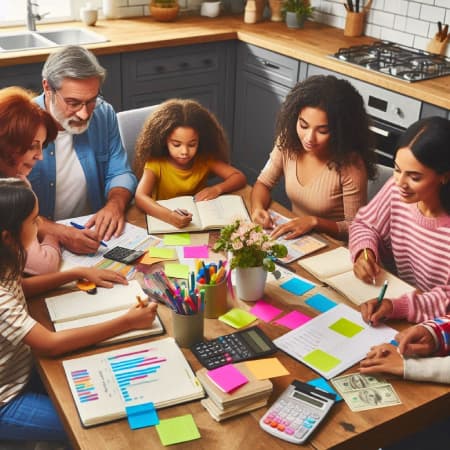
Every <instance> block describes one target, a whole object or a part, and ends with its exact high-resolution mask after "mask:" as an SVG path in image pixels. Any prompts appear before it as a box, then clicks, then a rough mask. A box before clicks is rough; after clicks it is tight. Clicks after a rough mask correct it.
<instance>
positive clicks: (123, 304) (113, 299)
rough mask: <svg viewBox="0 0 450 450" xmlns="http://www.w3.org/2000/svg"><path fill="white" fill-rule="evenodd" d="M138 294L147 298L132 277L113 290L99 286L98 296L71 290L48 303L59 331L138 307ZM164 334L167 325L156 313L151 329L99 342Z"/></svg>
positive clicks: (104, 319)
mask: <svg viewBox="0 0 450 450" xmlns="http://www.w3.org/2000/svg"><path fill="white" fill-rule="evenodd" d="M137 295H139V296H140V297H141V298H146V297H147V295H146V294H145V293H144V291H143V290H142V288H141V286H140V284H139V283H138V281H136V280H132V281H130V282H129V284H128V285H122V284H116V285H114V287H113V288H111V289H106V288H101V287H98V288H97V294H95V295H90V294H88V293H86V292H85V291H76V292H69V293H67V294H63V295H58V296H56V297H50V298H47V299H45V303H46V305H47V309H48V312H49V315H50V319H51V320H52V321H53V325H54V327H55V330H57V331H59V330H67V329H70V328H78V327H83V326H88V325H94V324H96V323H101V322H105V321H106V320H111V319H113V318H115V317H118V316H120V315H122V314H124V313H125V312H126V311H127V310H128V309H130V308H131V307H132V306H136V296H137ZM161 333H164V327H163V325H162V323H161V321H160V319H159V317H158V316H156V317H155V320H154V322H153V324H152V327H151V328H145V329H143V330H132V331H128V332H126V333H123V334H120V335H117V336H114V337H112V338H109V339H107V340H105V341H103V342H101V343H100V344H111V343H115V342H121V341H124V340H128V339H133V338H137V337H141V336H149V335H154V334H161Z"/></svg>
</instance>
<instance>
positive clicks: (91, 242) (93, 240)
mask: <svg viewBox="0 0 450 450" xmlns="http://www.w3.org/2000/svg"><path fill="white" fill-rule="evenodd" d="M75 223H76V222H71V223H70V225H69V226H67V227H65V230H66V231H65V235H67V237H65V238H64V239H63V244H64V247H66V248H67V249H68V250H70V251H71V252H73V253H77V254H81V255H86V254H94V253H96V252H97V250H98V248H99V247H100V239H99V238H98V236H97V233H96V231H95V230H92V229H89V228H85V227H84V226H83V225H81V224H78V223H76V225H74V224H75Z"/></svg>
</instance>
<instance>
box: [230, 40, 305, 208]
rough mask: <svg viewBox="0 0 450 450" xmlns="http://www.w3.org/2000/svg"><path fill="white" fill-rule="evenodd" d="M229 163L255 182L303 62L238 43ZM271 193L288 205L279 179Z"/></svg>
mask: <svg viewBox="0 0 450 450" xmlns="http://www.w3.org/2000/svg"><path fill="white" fill-rule="evenodd" d="M236 66H237V67H236V96H235V115H234V138H233V152H232V163H233V165H234V166H236V167H238V168H239V169H240V170H242V171H243V172H244V173H245V175H246V176H247V181H248V183H249V184H254V182H255V181H256V178H257V177H258V175H259V173H260V171H261V169H262V168H263V167H264V164H265V163H266V161H267V159H268V157H269V154H270V152H271V150H272V148H273V143H274V131H275V121H276V115H277V112H278V110H279V108H280V105H281V103H282V102H283V100H284V99H285V97H286V95H287V94H288V93H289V91H290V90H291V88H292V87H293V86H294V85H295V84H296V82H297V80H298V79H299V76H300V74H301V73H306V70H300V67H302V69H303V66H305V65H304V64H303V63H301V62H299V61H297V60H295V59H293V58H289V57H287V56H283V55H280V54H278V53H274V52H271V51H268V50H265V49H262V48H259V47H256V46H254V45H249V44H245V43H239V44H238V49H237V62H236ZM272 197H273V198H274V199H275V200H277V201H278V202H280V203H282V204H283V205H285V206H286V207H290V203H289V200H288V199H287V197H286V194H285V189H284V179H281V180H280V182H279V183H278V184H277V186H276V187H275V188H274V189H273V190H272Z"/></svg>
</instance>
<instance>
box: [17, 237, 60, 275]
mask: <svg viewBox="0 0 450 450" xmlns="http://www.w3.org/2000/svg"><path fill="white" fill-rule="evenodd" d="M60 263H61V249H60V246H59V243H58V239H56V238H55V237H54V236H51V235H46V236H45V237H44V239H43V240H42V241H41V242H39V241H38V239H37V238H36V239H35V241H34V242H33V243H32V244H31V246H30V247H28V249H27V262H26V264H25V270H24V272H25V273H26V274H28V275H42V274H45V273H50V272H58V270H59V266H60Z"/></svg>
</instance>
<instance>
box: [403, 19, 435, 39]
mask: <svg viewBox="0 0 450 450" xmlns="http://www.w3.org/2000/svg"><path fill="white" fill-rule="evenodd" d="M429 28H430V24H429V22H425V21H423V20H418V19H411V18H408V19H407V20H406V30H405V31H407V32H408V33H411V34H415V35H419V36H428V30H429Z"/></svg>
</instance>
